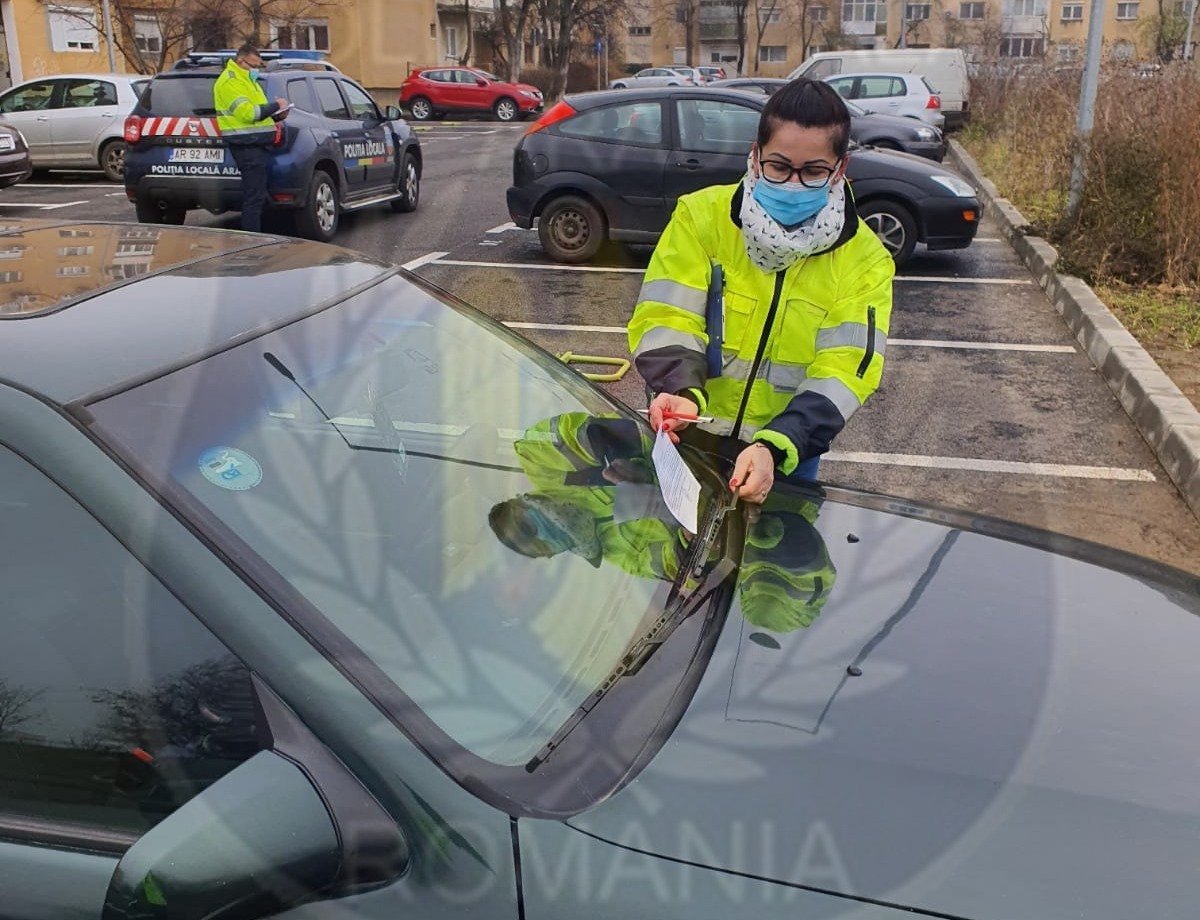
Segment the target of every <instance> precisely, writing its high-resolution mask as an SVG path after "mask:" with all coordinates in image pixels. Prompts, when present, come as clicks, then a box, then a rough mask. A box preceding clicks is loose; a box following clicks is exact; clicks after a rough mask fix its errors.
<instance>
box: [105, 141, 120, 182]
mask: <svg viewBox="0 0 1200 920" xmlns="http://www.w3.org/2000/svg"><path fill="white" fill-rule="evenodd" d="M100 168H101V169H103V170H104V178H105V179H107V180H108V181H109V182H120V181H122V180H123V179H124V178H125V142H124V141H117V140H113V141H108V142H107V143H105V145H104V146H103V147H101V148H100Z"/></svg>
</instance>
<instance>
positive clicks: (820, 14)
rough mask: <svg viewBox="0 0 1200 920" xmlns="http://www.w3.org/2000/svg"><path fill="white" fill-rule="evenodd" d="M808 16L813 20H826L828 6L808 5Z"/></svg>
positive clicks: (827, 17)
mask: <svg viewBox="0 0 1200 920" xmlns="http://www.w3.org/2000/svg"><path fill="white" fill-rule="evenodd" d="M808 18H809V19H811V20H812V21H813V22H826V21H827V20H828V19H829V7H827V6H810V7H809V8H808Z"/></svg>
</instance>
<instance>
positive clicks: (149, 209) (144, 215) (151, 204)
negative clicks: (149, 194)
mask: <svg viewBox="0 0 1200 920" xmlns="http://www.w3.org/2000/svg"><path fill="white" fill-rule="evenodd" d="M133 206H134V209H135V210H136V211H137V219H138V223H139V224H174V225H175V226H179V225H180V224H182V223H183V222H184V220H186V219H187V208H181V207H173V206H170V205H167V206H165V207H160V206H159V203H158V202H157V201H151V200H150V199H148V198H139V199H137V200H136V201H135V202H134V203H133Z"/></svg>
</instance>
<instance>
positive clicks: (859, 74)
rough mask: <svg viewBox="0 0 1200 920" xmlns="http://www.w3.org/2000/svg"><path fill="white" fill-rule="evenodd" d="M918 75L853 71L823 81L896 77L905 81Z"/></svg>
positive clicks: (884, 71)
mask: <svg viewBox="0 0 1200 920" xmlns="http://www.w3.org/2000/svg"><path fill="white" fill-rule="evenodd" d="M920 76H921V75H920V74H919V73H901V72H899V71H894V70H855V71H853V72H849V73H833V74H830V75H829V76H827V77H825V80H826V81H827V82H828V81H829V80H836V79H837V78H838V77H896V78H898V79H900V80H907V79H908V78H910V77H918V78H919V77H920Z"/></svg>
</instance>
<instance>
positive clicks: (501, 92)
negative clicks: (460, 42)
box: [400, 67, 542, 121]
mask: <svg viewBox="0 0 1200 920" xmlns="http://www.w3.org/2000/svg"><path fill="white" fill-rule="evenodd" d="M400 105H401V106H402V107H404V108H407V109H408V111H409V112H410V113H411V115H412V117H413V120H414V121H428V120H429V119H431V118H440V117H442V116H443V115H445V114H446V113H447V112H491V113H492V114H493V115H495V116H496V118H497V119H499V120H500V121H513V120H514V119H517V118H521V117H523V116H525V115H529V114H534V113H537V112H540V111H541V110H542V92H541V90H539V89H538V88H537V87H536V86H530V85H529V84H528V83H505V82H504V81H502V80H498V79H496V77H494V76H493V75H492V74H489V73H485V72H484V71H482V70H474V69H473V68H470V67H429V68H424V69H418V70H414V71H413V72H412V73H410V74H409V75H408V78H407V79H406V80H405V81H404V85H403V86H401V87H400Z"/></svg>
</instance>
